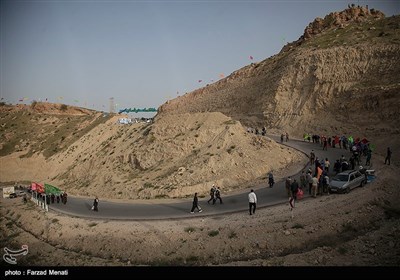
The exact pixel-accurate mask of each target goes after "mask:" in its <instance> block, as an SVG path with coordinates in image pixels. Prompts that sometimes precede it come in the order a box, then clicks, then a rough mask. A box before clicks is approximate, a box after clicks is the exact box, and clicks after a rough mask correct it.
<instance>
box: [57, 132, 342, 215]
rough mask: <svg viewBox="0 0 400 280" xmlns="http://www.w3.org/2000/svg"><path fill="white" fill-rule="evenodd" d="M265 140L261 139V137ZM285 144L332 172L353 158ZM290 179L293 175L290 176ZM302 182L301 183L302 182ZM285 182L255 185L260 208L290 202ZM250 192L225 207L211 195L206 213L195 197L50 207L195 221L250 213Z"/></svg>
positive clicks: (82, 201)
mask: <svg viewBox="0 0 400 280" xmlns="http://www.w3.org/2000/svg"><path fill="white" fill-rule="evenodd" d="M260 137H261V136H260ZM268 137H270V138H271V139H273V140H275V141H277V142H278V143H279V141H280V138H279V136H273V135H268ZM283 144H284V145H287V146H289V147H292V148H294V149H297V150H299V151H301V152H303V153H305V154H307V155H309V154H310V152H311V150H314V152H315V155H316V156H317V157H318V158H319V159H321V158H326V157H327V158H328V159H329V161H330V162H331V167H330V170H332V169H333V163H334V162H335V161H336V159H339V158H340V157H341V155H344V156H345V157H346V158H349V157H350V152H349V150H344V149H339V148H335V149H333V148H328V150H327V151H323V150H322V147H321V146H320V144H314V143H312V142H311V143H308V142H304V141H302V140H289V142H284V143H283ZM303 164H304V165H303V167H307V168H308V166H309V164H308V162H304V163H303ZM301 170H303V168H300V169H299V170H297V172H296V173H295V174H290V176H292V177H295V178H296V179H297V181H298V182H299V181H300V180H299V177H300V172H301ZM288 176H289V174H288ZM299 183H300V182H299ZM284 184H285V182H284V180H283V181H280V182H275V185H274V187H273V188H269V187H268V183H267V181H266V182H265V183H262V184H260V185H257V186H255V187H254V188H253V189H254V192H255V193H256V194H257V208H262V207H267V206H272V205H276V204H281V203H286V202H287V201H288V198H287V195H286V190H285V185H284ZM249 192H250V190H247V189H246V190H245V191H244V192H242V193H239V194H234V195H226V196H222V200H223V202H224V203H223V204H219V202H218V201H217V202H216V203H215V205H212V204H207V200H208V199H209V196H206V197H205V198H202V199H199V205H200V207H201V208H202V209H203V212H202V213H198V212H196V211H197V209H196V210H195V213H194V214H191V213H190V209H191V207H192V199H193V198H192V197H190V198H188V199H179V200H174V202H171V203H166V202H165V203H158V202H159V201H158V200H154V201H150V202H145V203H139V202H112V201H106V200H102V199H101V198H100V202H99V212H94V211H91V210H90V209H91V207H92V203H93V199H94V198H82V197H72V196H69V197H68V202H67V204H66V205H64V204H61V203H60V204H57V203H56V204H50V205H49V208H50V209H51V210H54V211H56V212H61V213H64V214H67V215H70V216H75V217H82V218H91V219H106V220H161V219H180V218H191V217H201V216H210V215H217V214H223V213H233V212H242V211H243V212H246V213H247V211H248V207H249V204H248V198H247V195H248V193H249ZM308 196H309V195H308V189H307V191H305V192H304V197H305V198H306V197H308Z"/></svg>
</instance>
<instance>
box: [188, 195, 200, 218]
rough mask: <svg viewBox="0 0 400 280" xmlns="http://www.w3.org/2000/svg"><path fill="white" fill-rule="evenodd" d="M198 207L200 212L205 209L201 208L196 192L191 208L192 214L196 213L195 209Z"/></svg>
mask: <svg viewBox="0 0 400 280" xmlns="http://www.w3.org/2000/svg"><path fill="white" fill-rule="evenodd" d="M195 208H197V210H199V213H201V212H203V210H202V209H201V207H200V206H199V198H198V197H197V193H195V194H194V198H193V206H192V210H190V213H191V214H194V209H195Z"/></svg>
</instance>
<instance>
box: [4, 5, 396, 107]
mask: <svg viewBox="0 0 400 280" xmlns="http://www.w3.org/2000/svg"><path fill="white" fill-rule="evenodd" d="M0 3H1V4H0V5H1V6H0V12H1V14H0V20H1V22H0V32H1V34H0V51H1V53H0V56H1V57H0V63H1V65H0V70H1V72H0V91H1V92H0V96H1V98H2V101H6V102H10V103H13V104H15V103H25V104H30V103H31V102H32V101H33V100H37V101H39V100H42V101H45V100H46V98H47V100H48V101H49V102H57V103H65V104H69V105H76V106H82V107H87V108H94V109H97V110H105V111H108V110H109V100H110V98H111V97H114V103H115V104H117V106H116V109H117V110H119V109H123V108H133V107H136V108H145V107H146V108H148V107H155V108H157V107H158V106H160V105H161V104H163V103H164V102H165V101H166V100H167V99H172V98H175V97H177V96H178V95H183V94H185V93H186V92H190V91H192V90H194V89H197V88H200V87H202V86H205V85H206V84H208V83H209V84H211V83H212V82H213V81H214V82H215V81H217V80H219V79H220V77H221V74H224V75H225V76H228V75H229V74H230V73H232V72H233V71H235V70H237V69H239V68H241V67H243V66H245V65H248V64H250V63H251V62H258V61H262V60H264V59H266V58H268V57H270V56H272V55H274V54H276V53H278V52H279V51H280V49H281V48H282V47H283V45H284V44H285V43H286V42H291V41H294V40H297V39H298V38H299V37H300V36H301V35H302V34H303V31H304V28H305V27H306V26H307V25H308V23H310V22H311V21H313V20H314V19H315V18H316V17H324V16H325V15H326V14H328V13H330V12H333V11H341V10H343V9H345V8H347V5H348V4H349V3H355V4H356V5H357V4H359V5H363V6H365V5H366V4H368V5H369V8H375V9H378V10H381V11H382V12H384V13H385V14H386V16H391V15H394V14H399V13H400V4H399V3H400V1H398V0H396V1H394V0H391V1H382V0H380V1H353V2H352V1H340V0H336V1H327V0H320V1H301V0H299V1H295V0H293V1H268V0H264V1H201V0H200V1H168V0H166V1H129V0H128V1H79V0H78V1H51V0H50V1H35V0H31V1H18V0H12V1H4V0H1V1H0ZM250 56H252V57H253V60H251V59H250ZM199 80H202V81H201V82H199ZM20 99H24V101H23V102H19V100H20Z"/></svg>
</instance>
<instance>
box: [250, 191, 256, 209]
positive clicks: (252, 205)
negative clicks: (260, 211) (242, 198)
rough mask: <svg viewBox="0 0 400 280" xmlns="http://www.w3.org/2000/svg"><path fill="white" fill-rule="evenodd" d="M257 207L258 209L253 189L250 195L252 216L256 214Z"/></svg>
mask: <svg viewBox="0 0 400 280" xmlns="http://www.w3.org/2000/svg"><path fill="white" fill-rule="evenodd" d="M256 207H257V196H256V194H255V192H254V190H253V189H251V191H250V193H249V212H250V215H252V214H254V213H255V212H256Z"/></svg>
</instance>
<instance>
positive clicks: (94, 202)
mask: <svg viewBox="0 0 400 280" xmlns="http://www.w3.org/2000/svg"><path fill="white" fill-rule="evenodd" d="M98 206H99V198H98V197H97V196H96V198H95V199H94V201H93V206H92V210H93V211H96V212H98V211H99V208H98Z"/></svg>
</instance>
